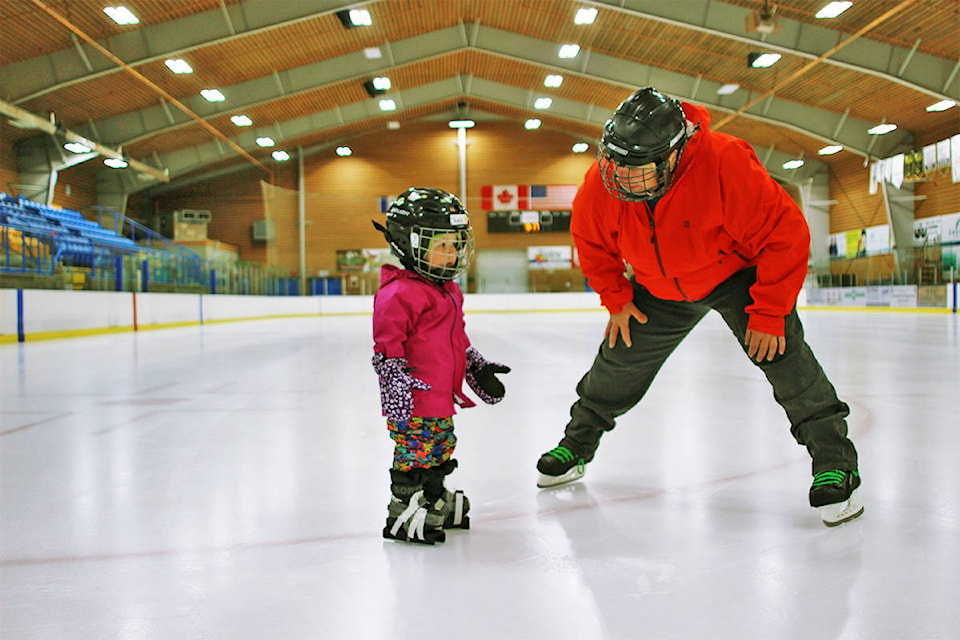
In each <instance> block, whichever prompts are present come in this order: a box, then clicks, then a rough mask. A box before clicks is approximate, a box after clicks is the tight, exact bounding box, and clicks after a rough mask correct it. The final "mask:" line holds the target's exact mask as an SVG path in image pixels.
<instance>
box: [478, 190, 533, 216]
mask: <svg viewBox="0 0 960 640" xmlns="http://www.w3.org/2000/svg"><path fill="white" fill-rule="evenodd" d="M480 206H481V208H482V209H483V210H484V211H511V210H518V209H529V208H530V185H528V184H507V185H503V184H500V185H485V186H482V187H480Z"/></svg>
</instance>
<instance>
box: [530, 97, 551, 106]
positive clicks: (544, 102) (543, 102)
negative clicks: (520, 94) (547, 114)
mask: <svg viewBox="0 0 960 640" xmlns="http://www.w3.org/2000/svg"><path fill="white" fill-rule="evenodd" d="M552 104H553V98H537V99H536V100H534V101H533V108H534V109H549V108H550V106H551V105H552Z"/></svg>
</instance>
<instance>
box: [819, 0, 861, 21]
mask: <svg viewBox="0 0 960 640" xmlns="http://www.w3.org/2000/svg"><path fill="white" fill-rule="evenodd" d="M852 6H853V3H852V2H831V3H829V4H827V5H826V6H825V7H824V8H823V9H820V11H817V13H816V14H815V15H814V16H813V17H814V18H836V17H837V16H838V15H840V14H841V13H843V12H844V11H846V10H847V9H849V8H850V7H852Z"/></svg>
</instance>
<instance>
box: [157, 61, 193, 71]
mask: <svg viewBox="0 0 960 640" xmlns="http://www.w3.org/2000/svg"><path fill="white" fill-rule="evenodd" d="M163 64H165V65H167V68H168V69H170V71H172V72H174V73H176V74H177V75H183V74H185V73H193V67H191V66H190V63H189V62H187V61H186V60H184V59H182V58H168V59H166V60H164V61H163Z"/></svg>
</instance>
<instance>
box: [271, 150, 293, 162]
mask: <svg viewBox="0 0 960 640" xmlns="http://www.w3.org/2000/svg"><path fill="white" fill-rule="evenodd" d="M270 155H272V156H273V159H274V160H277V161H279V162H283V161H284V160H289V159H290V154H289V153H287V152H286V151H280V150H278V151H274V152H273V153H271V154H270Z"/></svg>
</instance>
